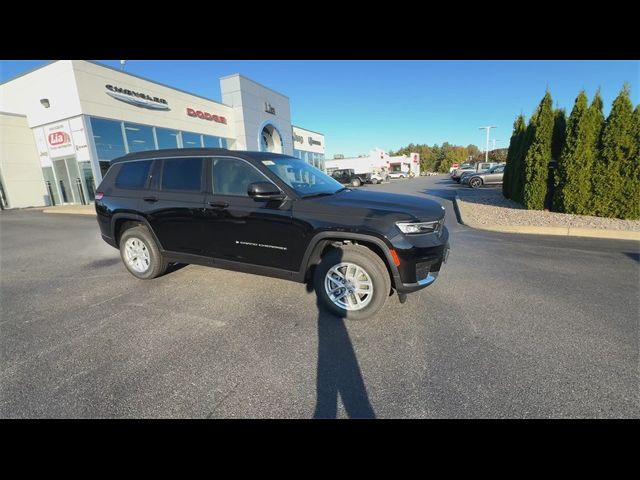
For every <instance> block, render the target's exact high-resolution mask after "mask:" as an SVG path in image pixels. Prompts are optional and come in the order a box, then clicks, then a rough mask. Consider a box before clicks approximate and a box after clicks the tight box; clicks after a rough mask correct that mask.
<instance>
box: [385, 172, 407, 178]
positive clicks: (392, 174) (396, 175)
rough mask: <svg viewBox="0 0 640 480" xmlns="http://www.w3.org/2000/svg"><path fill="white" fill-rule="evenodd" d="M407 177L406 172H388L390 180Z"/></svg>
mask: <svg viewBox="0 0 640 480" xmlns="http://www.w3.org/2000/svg"><path fill="white" fill-rule="evenodd" d="M408 176H409V173H408V172H389V177H391V178H407V177H408Z"/></svg>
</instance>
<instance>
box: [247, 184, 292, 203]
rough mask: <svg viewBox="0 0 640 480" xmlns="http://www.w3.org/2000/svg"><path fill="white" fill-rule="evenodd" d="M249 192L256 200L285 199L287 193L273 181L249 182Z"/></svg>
mask: <svg viewBox="0 0 640 480" xmlns="http://www.w3.org/2000/svg"><path fill="white" fill-rule="evenodd" d="M247 194H248V195H249V196H250V197H252V198H253V199H254V200H255V201H256V202H260V201H264V200H283V199H284V198H285V195H284V194H283V193H282V192H281V191H280V189H279V188H278V187H277V186H275V185H274V184H273V183H271V182H254V183H251V184H249V187H248V188H247Z"/></svg>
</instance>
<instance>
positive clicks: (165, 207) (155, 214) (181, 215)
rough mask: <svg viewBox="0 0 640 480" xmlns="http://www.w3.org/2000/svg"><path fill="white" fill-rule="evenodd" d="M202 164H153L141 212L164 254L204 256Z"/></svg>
mask: <svg viewBox="0 0 640 480" xmlns="http://www.w3.org/2000/svg"><path fill="white" fill-rule="evenodd" d="M206 164H207V162H206V159H204V158H200V157H177V158H165V159H162V160H156V162H155V165H154V171H153V174H152V185H151V188H150V189H149V190H148V191H147V192H146V194H145V195H144V197H143V198H142V201H141V209H142V210H143V211H144V213H145V216H146V218H147V220H148V221H149V223H150V224H151V227H152V228H153V230H154V231H155V233H156V235H157V236H158V239H159V240H160V243H161V245H162V248H163V249H164V250H169V251H172V252H178V253H188V254H196V255H202V254H203V252H204V240H203V237H202V233H203V230H202V222H203V218H204V213H205V212H204V199H205V176H204V172H205V166H206Z"/></svg>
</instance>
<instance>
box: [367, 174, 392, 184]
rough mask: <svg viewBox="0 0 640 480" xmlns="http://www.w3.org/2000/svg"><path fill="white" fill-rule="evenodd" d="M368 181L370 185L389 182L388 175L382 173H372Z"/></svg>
mask: <svg viewBox="0 0 640 480" xmlns="http://www.w3.org/2000/svg"><path fill="white" fill-rule="evenodd" d="M369 181H370V182H371V183H373V184H374V185H376V184H378V183H382V182H388V181H389V174H387V173H384V172H380V173H378V172H374V173H372V174H371V175H370V176H369Z"/></svg>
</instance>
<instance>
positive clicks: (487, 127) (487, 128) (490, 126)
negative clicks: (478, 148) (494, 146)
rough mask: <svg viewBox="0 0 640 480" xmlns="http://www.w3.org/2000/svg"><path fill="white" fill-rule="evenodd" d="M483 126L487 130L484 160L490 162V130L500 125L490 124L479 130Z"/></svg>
mask: <svg viewBox="0 0 640 480" xmlns="http://www.w3.org/2000/svg"><path fill="white" fill-rule="evenodd" d="M483 128H484V129H485V130H486V131H487V146H486V148H485V150H484V161H485V162H488V161H489V131H490V130H491V129H492V128H498V127H496V126H495V125H488V126H486V127H479V128H478V130H482V129H483Z"/></svg>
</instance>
